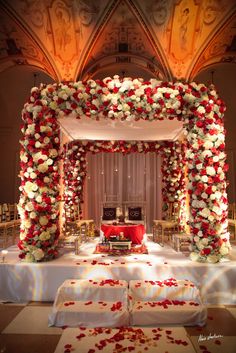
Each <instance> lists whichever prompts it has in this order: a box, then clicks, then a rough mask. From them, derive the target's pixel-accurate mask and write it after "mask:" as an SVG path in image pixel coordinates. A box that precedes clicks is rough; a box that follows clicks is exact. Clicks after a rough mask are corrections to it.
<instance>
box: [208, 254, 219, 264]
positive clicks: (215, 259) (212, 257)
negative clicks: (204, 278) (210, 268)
mask: <svg viewBox="0 0 236 353" xmlns="http://www.w3.org/2000/svg"><path fill="white" fill-rule="evenodd" d="M218 261H219V258H218V256H217V255H208V256H207V262H209V263H211V264H215V263H216V262H218Z"/></svg>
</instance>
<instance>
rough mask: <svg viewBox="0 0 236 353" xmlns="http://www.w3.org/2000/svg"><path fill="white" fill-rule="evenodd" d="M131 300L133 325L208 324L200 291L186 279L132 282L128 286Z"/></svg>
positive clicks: (131, 322) (131, 320) (131, 321)
mask: <svg viewBox="0 0 236 353" xmlns="http://www.w3.org/2000/svg"><path fill="white" fill-rule="evenodd" d="M129 298H130V324H131V325H133V326H151V325H160V324H168V325H172V324H179V325H185V326H186V325H188V326H191V325H199V326H203V325H205V323H206V318H207V311H206V308H205V306H204V305H203V304H202V301H201V297H200V293H199V290H198V289H197V287H196V286H195V285H194V284H193V283H192V282H190V281H187V280H176V279H174V278H170V279H168V280H164V281H137V280H136V281H135V280H132V281H130V283H129Z"/></svg>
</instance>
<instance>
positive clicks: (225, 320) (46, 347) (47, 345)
mask: <svg viewBox="0 0 236 353" xmlns="http://www.w3.org/2000/svg"><path fill="white" fill-rule="evenodd" d="M51 307H52V303H39V302H30V303H27V304H25V305H23V304H21V305H19V304H12V303H4V304H3V303H2V304H0V330H1V334H0V353H54V351H55V350H56V347H57V345H58V348H57V352H60V353H65V352H66V349H65V348H64V344H63V337H62V339H61V335H62V333H63V332H64V336H65V337H66V336H67V335H65V334H66V330H70V329H67V328H64V330H63V329H61V328H55V327H48V325H47V322H48V314H49V312H50V310H51ZM168 329H171V332H172V336H174V337H175V336H176V338H178V339H180V338H181V339H185V340H187V341H189V345H188V349H186V348H185V349H184V352H188V353H235V352H236V306H233V305H229V306H224V305H221V306H210V307H209V308H208V320H207V325H206V326H205V327H203V328H200V327H185V328H182V329H181V330H180V328H179V327H172V328H169V327H168ZM180 334H181V337H180ZM60 339H61V341H60ZM59 341H60V342H59ZM58 343H59V344H58ZM159 344H161V346H158V350H157V352H158V353H172V352H175V351H176V350H175V349H174V346H173V345H170V344H169V343H168V342H163V341H162V343H161V342H160V343H159ZM168 347H169V348H168ZM71 352H72V353H84V352H87V350H84V349H83V346H82V345H81V346H80V347H79V350H77V349H75V350H73V351H71ZM114 352H115V353H118V352H119V351H114ZM138 352H139V353H141V352H147V350H145V351H144V350H142V347H140V346H139V348H138V350H137V353H138ZM66 353H67V352H66ZM111 353H112V352H111ZM134 353H136V352H134Z"/></svg>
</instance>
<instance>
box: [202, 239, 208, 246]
mask: <svg viewBox="0 0 236 353" xmlns="http://www.w3.org/2000/svg"><path fill="white" fill-rule="evenodd" d="M201 243H202V244H203V245H208V243H209V240H208V239H207V238H203V239H201Z"/></svg>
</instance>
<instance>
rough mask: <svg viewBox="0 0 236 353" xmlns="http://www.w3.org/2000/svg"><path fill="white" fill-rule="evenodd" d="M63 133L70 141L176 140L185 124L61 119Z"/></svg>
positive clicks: (159, 121)
mask: <svg viewBox="0 0 236 353" xmlns="http://www.w3.org/2000/svg"><path fill="white" fill-rule="evenodd" d="M59 123H60V125H61V128H62V130H63V132H64V133H65V134H66V135H67V136H68V138H69V139H70V140H127V141H129V140H146V141H163V140H176V139H177V138H178V137H179V136H180V135H181V133H182V132H183V123H182V122H181V121H178V120H177V119H174V120H169V119H165V120H158V121H145V120H139V121H135V122H134V121H126V120H125V121H120V120H111V119H100V120H99V121H96V120H93V119H91V118H88V117H86V116H83V117H81V119H76V118H75V117H74V116H67V117H62V118H59Z"/></svg>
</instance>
